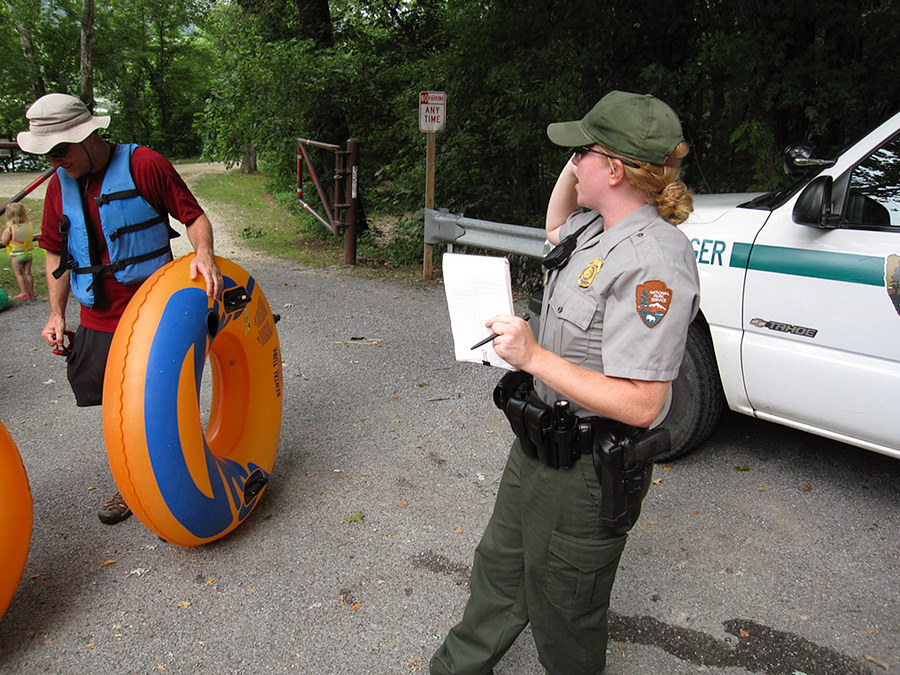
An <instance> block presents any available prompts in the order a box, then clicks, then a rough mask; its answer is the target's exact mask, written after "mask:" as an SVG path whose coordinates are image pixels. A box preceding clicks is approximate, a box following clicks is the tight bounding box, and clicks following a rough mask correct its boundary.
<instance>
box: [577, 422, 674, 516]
mask: <svg viewBox="0 0 900 675" xmlns="http://www.w3.org/2000/svg"><path fill="white" fill-rule="evenodd" d="M623 427H624V425H623ZM668 451H669V431H668V429H661V428H656V429H640V430H638V431H636V432H632V433H627V432H620V431H615V432H613V433H610V434H607V435H606V436H604V437H602V438H599V439H597V442H595V443H594V449H593V453H594V470H595V471H596V472H597V479H598V480H599V481H600V522H601V523H602V524H603V526H604V527H608V528H610V529H618V528H622V527H628V528H630V527H631V526H632V525H634V523H635V521H637V519H638V516H639V515H640V513H641V503H642V502H643V501H644V495H645V494H646V493H647V488H648V487H649V486H648V481H649V480H650V476H651V473H652V467H653V460H654V459H655V458H656V457H658V456H660V455H662V454H664V453H666V452H668Z"/></svg>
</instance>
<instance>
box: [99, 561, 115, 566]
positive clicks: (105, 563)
mask: <svg viewBox="0 0 900 675" xmlns="http://www.w3.org/2000/svg"><path fill="white" fill-rule="evenodd" d="M115 562H116V561H115V560H104V561H103V562H102V563H100V567H106V566H107V565H113V564H115Z"/></svg>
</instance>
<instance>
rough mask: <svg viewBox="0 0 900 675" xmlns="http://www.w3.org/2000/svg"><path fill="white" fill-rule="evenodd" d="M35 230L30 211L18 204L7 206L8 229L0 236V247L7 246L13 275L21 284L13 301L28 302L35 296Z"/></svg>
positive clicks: (5, 228)
mask: <svg viewBox="0 0 900 675" xmlns="http://www.w3.org/2000/svg"><path fill="white" fill-rule="evenodd" d="M33 238H34V229H33V228H32V227H31V224H30V223H29V222H28V211H26V210H25V207H24V206H23V205H22V204H19V203H18V202H15V203H12V204H8V205H7V206H6V227H4V228H3V233H2V234H0V245H3V246H6V252H7V253H9V257H10V260H11V261H12V269H13V273H15V275H16V281H17V282H18V284H19V294H18V295H17V296H15V297H14V298H13V300H27V299H28V298H33V297H35V296H34V277H33V276H32V274H31V258H32V253H31V251H32V249H33V248H34V244H33V243H32V239H33Z"/></svg>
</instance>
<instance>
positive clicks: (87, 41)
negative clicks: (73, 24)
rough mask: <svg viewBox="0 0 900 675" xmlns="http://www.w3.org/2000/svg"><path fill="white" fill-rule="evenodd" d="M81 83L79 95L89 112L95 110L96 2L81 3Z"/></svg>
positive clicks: (86, 1) (91, 0) (83, 0)
mask: <svg viewBox="0 0 900 675" xmlns="http://www.w3.org/2000/svg"><path fill="white" fill-rule="evenodd" d="M80 65H81V81H80V82H79V85H78V94H79V97H80V98H81V100H82V101H84V104H85V105H86V106H87V107H88V110H91V111H93V109H94V0H82V3H81V64H80Z"/></svg>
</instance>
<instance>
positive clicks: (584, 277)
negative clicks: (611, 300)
mask: <svg viewBox="0 0 900 675" xmlns="http://www.w3.org/2000/svg"><path fill="white" fill-rule="evenodd" d="M601 267H603V261H602V260H600V258H594V259H593V260H591V262H590V264H589V265H588V266H587V267H585V268H584V270H583V271H582V272H581V276H579V277H578V285H579V286H581V287H582V288H588V287H590V285H591V284H592V283H594V277H596V276H597V272H599V271H600V268H601Z"/></svg>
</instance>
